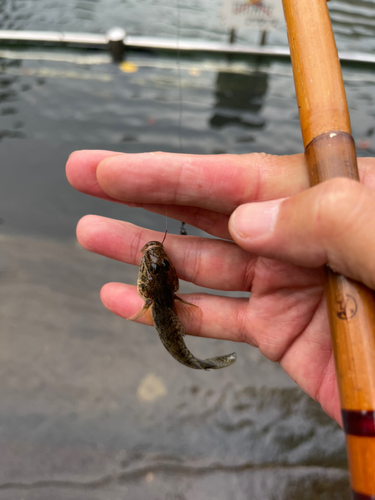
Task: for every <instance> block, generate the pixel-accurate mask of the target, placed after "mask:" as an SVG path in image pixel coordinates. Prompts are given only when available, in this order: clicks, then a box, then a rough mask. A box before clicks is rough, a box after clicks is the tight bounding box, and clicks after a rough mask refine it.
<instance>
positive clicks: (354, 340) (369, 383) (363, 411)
mask: <svg viewBox="0 0 375 500" xmlns="http://www.w3.org/2000/svg"><path fill="white" fill-rule="evenodd" d="M305 155H306V160H307V164H308V169H309V177H310V183H311V185H315V184H318V183H320V182H324V181H325V180H328V179H332V178H333V177H349V178H352V179H355V180H359V179H358V169H357V158H356V154H355V146H354V141H353V138H352V136H351V135H350V134H348V133H345V132H340V131H337V132H335V131H333V132H328V133H324V134H322V135H320V136H318V137H316V138H315V139H313V140H312V141H311V142H310V144H308V145H307V147H306V149H305ZM326 299H327V306H328V314H329V320H330V326H331V335H332V345H333V352H334V356H335V364H336V373H337V379H338V386H339V393H340V401H341V409H342V418H343V425H344V430H345V432H346V441H347V450H348V460H349V470H350V475H351V483H352V488H353V490H354V492H355V494H354V496H355V495H357V498H370V499H371V498H374V499H375V293H374V291H373V290H370V289H369V288H367V287H366V286H364V285H362V284H361V283H358V282H356V281H353V280H350V279H347V278H345V277H344V276H341V275H339V274H336V273H334V272H333V271H332V270H331V269H329V268H327V283H326ZM358 495H359V496H358ZM363 495H364V496H363Z"/></svg>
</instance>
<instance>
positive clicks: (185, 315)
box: [174, 295, 203, 325]
mask: <svg viewBox="0 0 375 500" xmlns="http://www.w3.org/2000/svg"><path fill="white" fill-rule="evenodd" d="M175 299H176V300H175V303H174V309H175V312H176V314H177V316H178V317H181V319H182V322H183V323H185V324H186V323H187V322H189V323H198V325H199V324H200V323H201V322H202V314H203V313H202V309H201V308H200V307H199V306H196V305H195V304H191V303H190V302H187V301H186V300H183V299H181V298H180V297H177V295H175ZM189 306H193V307H189Z"/></svg>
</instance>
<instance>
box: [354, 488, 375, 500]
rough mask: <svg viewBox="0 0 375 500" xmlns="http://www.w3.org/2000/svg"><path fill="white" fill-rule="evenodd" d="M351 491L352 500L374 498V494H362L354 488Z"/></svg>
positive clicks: (371, 499) (373, 499) (370, 499)
mask: <svg viewBox="0 0 375 500" xmlns="http://www.w3.org/2000/svg"><path fill="white" fill-rule="evenodd" d="M352 493H353V500H375V496H374V495H362V493H357V492H356V491H354V490H352Z"/></svg>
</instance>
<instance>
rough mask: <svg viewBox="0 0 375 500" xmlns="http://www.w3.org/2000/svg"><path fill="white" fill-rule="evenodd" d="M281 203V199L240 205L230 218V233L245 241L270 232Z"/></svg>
mask: <svg viewBox="0 0 375 500" xmlns="http://www.w3.org/2000/svg"><path fill="white" fill-rule="evenodd" d="M282 201H283V199H280V200H272V201H263V202H259V203H247V204H246V205H241V206H240V207H238V208H237V210H235V211H234V212H233V214H232V216H231V218H230V231H231V233H235V234H236V235H237V236H238V237H239V238H243V239H246V238H257V237H259V236H264V235H265V234H267V233H269V232H272V231H273V229H274V227H275V224H276V219H277V216H278V213H279V210H280V205H281V202H282Z"/></svg>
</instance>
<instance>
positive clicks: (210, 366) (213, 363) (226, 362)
mask: <svg viewBox="0 0 375 500" xmlns="http://www.w3.org/2000/svg"><path fill="white" fill-rule="evenodd" d="M236 359H237V354H236V353H235V352H232V353H231V354H226V355H224V356H217V357H216V358H208V359H197V361H199V363H200V364H201V366H202V368H203V369H204V370H219V369H220V368H225V367H226V366H230V365H233V363H234V362H235V361H236Z"/></svg>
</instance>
